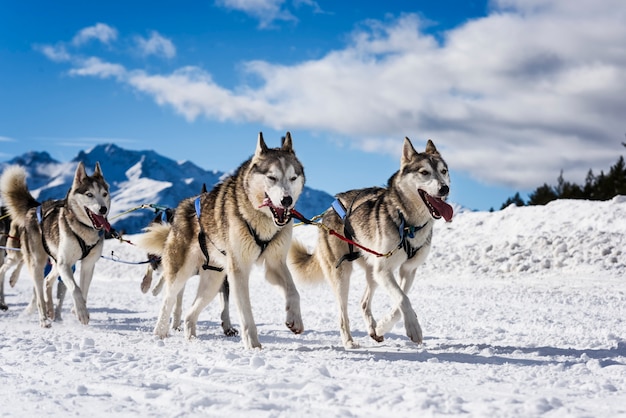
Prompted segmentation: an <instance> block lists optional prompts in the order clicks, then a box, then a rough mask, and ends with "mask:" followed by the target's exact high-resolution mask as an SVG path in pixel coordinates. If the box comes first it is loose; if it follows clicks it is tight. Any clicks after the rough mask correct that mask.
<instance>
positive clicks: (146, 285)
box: [140, 276, 152, 293]
mask: <svg viewBox="0 0 626 418" xmlns="http://www.w3.org/2000/svg"><path fill="white" fill-rule="evenodd" d="M151 284H152V277H148V276H144V278H143V280H142V281H141V286H140V288H141V293H147V292H148V290H150V285H151Z"/></svg>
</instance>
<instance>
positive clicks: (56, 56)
mask: <svg viewBox="0 0 626 418" xmlns="http://www.w3.org/2000/svg"><path fill="white" fill-rule="evenodd" d="M35 48H36V49H38V50H39V51H41V53H42V54H44V55H45V56H46V57H47V58H48V59H49V60H51V61H55V62H64V61H69V60H70V59H71V58H72V57H71V55H70V54H69V53H68V52H67V50H66V49H65V46H64V45H55V46H53V45H43V46H37V47H35Z"/></svg>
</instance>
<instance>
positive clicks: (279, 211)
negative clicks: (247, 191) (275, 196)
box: [259, 195, 291, 226]
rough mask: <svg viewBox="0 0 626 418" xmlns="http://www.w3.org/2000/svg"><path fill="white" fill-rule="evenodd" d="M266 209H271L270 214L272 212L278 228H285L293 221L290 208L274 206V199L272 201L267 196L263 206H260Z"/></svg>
mask: <svg viewBox="0 0 626 418" xmlns="http://www.w3.org/2000/svg"><path fill="white" fill-rule="evenodd" d="M264 207H268V208H270V212H272V216H273V217H274V223H275V224H276V226H285V225H287V223H289V221H290V220H291V210H290V209H289V208H285V207H282V206H276V205H274V203H272V199H270V198H269V196H267V195H266V196H265V199H263V203H262V204H261V206H259V208H264Z"/></svg>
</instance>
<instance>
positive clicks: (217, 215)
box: [137, 132, 305, 348]
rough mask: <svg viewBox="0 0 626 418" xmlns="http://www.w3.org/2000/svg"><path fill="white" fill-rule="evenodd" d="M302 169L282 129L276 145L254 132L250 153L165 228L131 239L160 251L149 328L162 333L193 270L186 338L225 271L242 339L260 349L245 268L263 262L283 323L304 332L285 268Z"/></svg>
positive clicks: (185, 203) (184, 205)
mask: <svg viewBox="0 0 626 418" xmlns="http://www.w3.org/2000/svg"><path fill="white" fill-rule="evenodd" d="M304 181H305V177H304V169H303V167H302V164H301V163H300V161H299V160H298V158H297V157H296V154H295V152H294V149H293V144H292V139H291V134H290V133H289V132H287V134H286V136H285V138H284V139H283V142H282V146H281V147H280V148H268V147H267V145H266V144H265V141H264V140H263V135H262V133H259V137H258V141H257V147H256V151H255V153H254V155H253V156H252V157H251V158H250V159H249V160H247V161H246V162H244V163H243V164H242V165H241V166H239V168H238V169H237V170H236V171H235V172H234V173H233V174H232V175H230V176H228V177H226V178H225V179H224V180H223V181H222V182H221V183H219V184H218V185H217V186H215V187H214V188H213V189H212V190H211V191H209V192H208V193H203V194H201V195H200V196H198V197H192V198H188V199H185V200H183V201H182V202H181V203H180V204H179V205H178V207H177V208H176V213H175V215H174V219H173V220H172V223H171V224H170V225H153V226H152V227H150V228H148V229H147V232H146V233H145V234H142V235H141V236H140V237H139V239H138V240H137V244H138V245H139V246H142V247H144V248H145V249H146V250H148V251H149V252H151V253H155V254H160V255H161V256H162V258H161V263H162V269H163V276H162V277H163V278H164V280H165V286H164V296H163V303H162V306H161V310H160V313H159V318H158V320H157V323H156V326H155V328H154V333H155V334H156V335H157V336H159V337H161V338H164V337H166V336H167V333H168V322H169V318H170V315H171V312H172V308H173V306H174V303H175V301H176V295H177V294H178V292H179V291H180V290H181V289H182V288H183V286H184V285H185V282H186V281H187V280H188V279H189V278H190V277H191V276H192V275H194V274H196V272H199V276H200V281H199V285H198V291H197V294H196V298H195V300H194V302H193V304H192V306H191V308H190V310H189V311H188V313H187V314H186V316H185V320H184V328H185V336H186V337H187V338H191V337H194V336H195V335H196V325H197V322H198V316H199V315H200V312H201V311H202V310H203V309H204V307H206V306H207V305H208V303H209V302H210V301H211V300H212V299H213V298H214V297H215V295H216V293H217V291H218V290H219V289H220V287H221V286H222V283H223V282H224V278H225V277H226V275H228V282H229V284H230V291H231V296H232V297H233V298H234V300H235V303H236V306H237V309H238V311H239V319H240V325H241V334H242V342H243V344H244V346H245V347H246V348H260V347H261V343H260V342H259V338H258V334H257V327H256V324H255V322H254V318H253V315H252V307H251V304H250V290H249V276H250V273H251V270H252V267H253V266H254V265H255V264H256V265H264V267H265V277H266V279H267V280H268V281H269V282H270V283H272V284H274V285H277V286H278V287H279V288H280V289H281V290H282V292H283V293H284V296H285V299H286V307H285V309H286V312H287V315H286V321H285V322H286V325H287V327H288V328H289V329H290V330H291V331H292V332H294V333H296V334H299V333H301V332H302V331H303V325H302V317H301V313H300V295H299V293H298V291H297V289H296V286H295V285H294V283H293V279H292V277H291V274H290V272H289V269H288V268H287V263H286V259H287V252H288V249H289V245H290V242H291V234H292V228H293V224H292V223H291V222H290V221H291V217H292V213H291V210H292V209H293V207H294V205H295V203H296V201H297V200H298V197H299V196H300V194H301V192H302V189H303V187H304Z"/></svg>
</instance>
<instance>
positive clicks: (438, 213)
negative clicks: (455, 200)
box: [417, 189, 454, 222]
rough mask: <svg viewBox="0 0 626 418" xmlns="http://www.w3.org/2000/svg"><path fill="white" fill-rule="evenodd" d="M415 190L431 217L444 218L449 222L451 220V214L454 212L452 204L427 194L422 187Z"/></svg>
mask: <svg viewBox="0 0 626 418" xmlns="http://www.w3.org/2000/svg"><path fill="white" fill-rule="evenodd" d="M417 191H418V193H419V195H420V197H421V198H422V200H423V201H424V204H426V207H427V208H428V210H429V211H430V215H431V216H432V217H433V218H435V219H440V218H444V219H445V220H446V222H450V221H451V220H452V215H453V214H454V210H453V209H452V206H450V205H448V204H447V203H446V202H444V201H443V200H441V199H440V198H438V197H434V196H431V195H429V194H428V193H426V192H425V191H424V190H422V189H418V190H417Z"/></svg>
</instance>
